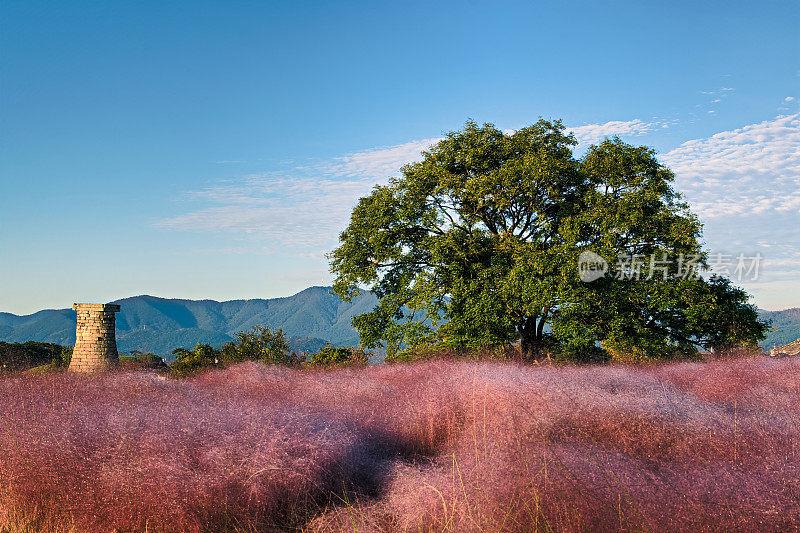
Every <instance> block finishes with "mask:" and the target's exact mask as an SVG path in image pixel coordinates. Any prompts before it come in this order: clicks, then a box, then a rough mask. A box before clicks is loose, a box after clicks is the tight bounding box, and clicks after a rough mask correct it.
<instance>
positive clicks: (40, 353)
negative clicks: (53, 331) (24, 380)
mask: <svg viewBox="0 0 800 533" xmlns="http://www.w3.org/2000/svg"><path fill="white" fill-rule="evenodd" d="M71 357H72V348H71V347H68V346H61V345H59V344H53V343H50V342H36V341H27V342H22V343H20V342H3V341H0V371H6V372H18V371H21V370H28V369H30V368H34V367H37V366H41V365H49V364H52V365H53V366H57V367H68V366H69V361H70V358H71Z"/></svg>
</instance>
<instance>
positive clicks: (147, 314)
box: [0, 287, 378, 355]
mask: <svg viewBox="0 0 800 533" xmlns="http://www.w3.org/2000/svg"><path fill="white" fill-rule="evenodd" d="M377 301H378V300H377V298H376V297H375V296H374V295H373V294H372V293H370V292H362V293H361V294H360V295H358V296H356V297H355V298H353V300H352V301H350V302H343V301H342V300H341V299H339V297H337V296H335V295H334V294H332V292H331V288H330V287H309V288H308V289H305V290H303V291H301V292H299V293H297V294H295V295H293V296H289V297H286V298H271V299H254V300H231V301H227V302H217V301H215V300H179V299H166V298H158V297H156V296H148V295H143V296H133V297H131V298H123V299H121V300H115V301H114V302H109V303H115V304H119V305H120V309H121V310H120V312H119V313H117V324H116V325H117V331H116V336H117V347H118V349H119V351H120V353H122V352H128V351H131V350H139V351H143V352H153V353H156V354H159V355H169V354H170V353H171V352H172V350H173V349H175V348H180V347H183V348H193V347H194V346H195V345H196V344H197V343H198V342H207V343H209V344H212V345H214V346H217V347H219V346H220V345H222V344H224V343H226V342H228V341H229V340H231V339H233V338H234V337H235V336H236V334H237V333H238V332H240V331H247V330H250V329H251V328H252V327H253V326H255V325H258V324H266V325H268V326H270V327H271V328H273V329H278V328H280V329H282V330H283V332H284V334H285V335H286V336H287V340H288V341H289V345H290V346H291V348H292V349H293V350H295V351H298V352H299V351H304V350H308V351H315V350H318V349H319V348H321V347H322V346H325V344H326V343H331V344H333V345H336V346H355V345H358V332H357V331H356V330H354V329H353V328H352V326H351V325H350V319H351V318H352V317H353V316H354V315H357V314H361V313H364V312H367V311H370V310H372V309H373V308H374V307H375V305H376V303H377ZM75 321H76V319H75V311H73V310H72V309H48V310H44V311H39V312H37V313H33V314H31V315H23V316H19V315H14V314H11V313H0V340H4V341H7V342H24V341H27V340H35V341H40V342H54V343H56V344H61V345H69V346H71V345H73V344H75Z"/></svg>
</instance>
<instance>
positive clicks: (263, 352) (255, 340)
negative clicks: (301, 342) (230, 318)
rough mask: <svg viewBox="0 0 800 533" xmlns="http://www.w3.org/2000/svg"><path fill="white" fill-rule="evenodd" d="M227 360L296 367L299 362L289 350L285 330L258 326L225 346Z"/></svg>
mask: <svg viewBox="0 0 800 533" xmlns="http://www.w3.org/2000/svg"><path fill="white" fill-rule="evenodd" d="M222 351H223V354H224V356H225V358H226V359H227V360H229V361H231V362H239V361H259V362H261V363H264V364H267V365H290V366H292V365H296V364H298V362H299V360H298V357H297V355H296V354H293V353H291V352H290V350H289V343H288V341H287V340H286V337H285V336H284V334H283V330H281V329H278V330H275V331H273V330H272V329H270V328H269V326H264V325H257V326H254V327H253V329H252V330H250V331H241V332H239V333H237V334H236V340H235V342H233V344H232V345H225V346H223V350H222Z"/></svg>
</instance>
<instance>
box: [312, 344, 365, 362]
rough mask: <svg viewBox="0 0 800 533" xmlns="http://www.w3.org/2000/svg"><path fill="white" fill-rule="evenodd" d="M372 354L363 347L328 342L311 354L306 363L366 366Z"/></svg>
mask: <svg viewBox="0 0 800 533" xmlns="http://www.w3.org/2000/svg"><path fill="white" fill-rule="evenodd" d="M370 355H372V354H371V353H367V352H365V351H364V349H363V348H339V347H336V346H331V345H330V344H327V345H325V346H324V347H322V348H321V349H320V351H318V352H317V353H313V354H310V355H309V356H308V357H307V358H306V361H305V365H306V366H310V367H324V368H339V367H364V366H367V363H369V357H370Z"/></svg>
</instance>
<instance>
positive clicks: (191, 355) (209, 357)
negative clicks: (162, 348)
mask: <svg viewBox="0 0 800 533" xmlns="http://www.w3.org/2000/svg"><path fill="white" fill-rule="evenodd" d="M172 354H173V355H174V356H175V361H173V362H172V364H171V365H170V367H169V368H170V372H171V373H172V374H173V375H175V376H178V377H186V376H190V375H192V374H196V373H197V372H199V371H200V370H202V369H204V368H208V367H212V366H214V365H216V364H217V363H218V361H219V355H220V351H219V350H217V349H215V348H214V347H213V346H211V345H210V344H207V343H197V346H195V347H194V349H193V350H187V349H186V348H176V349H174V350H172Z"/></svg>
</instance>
